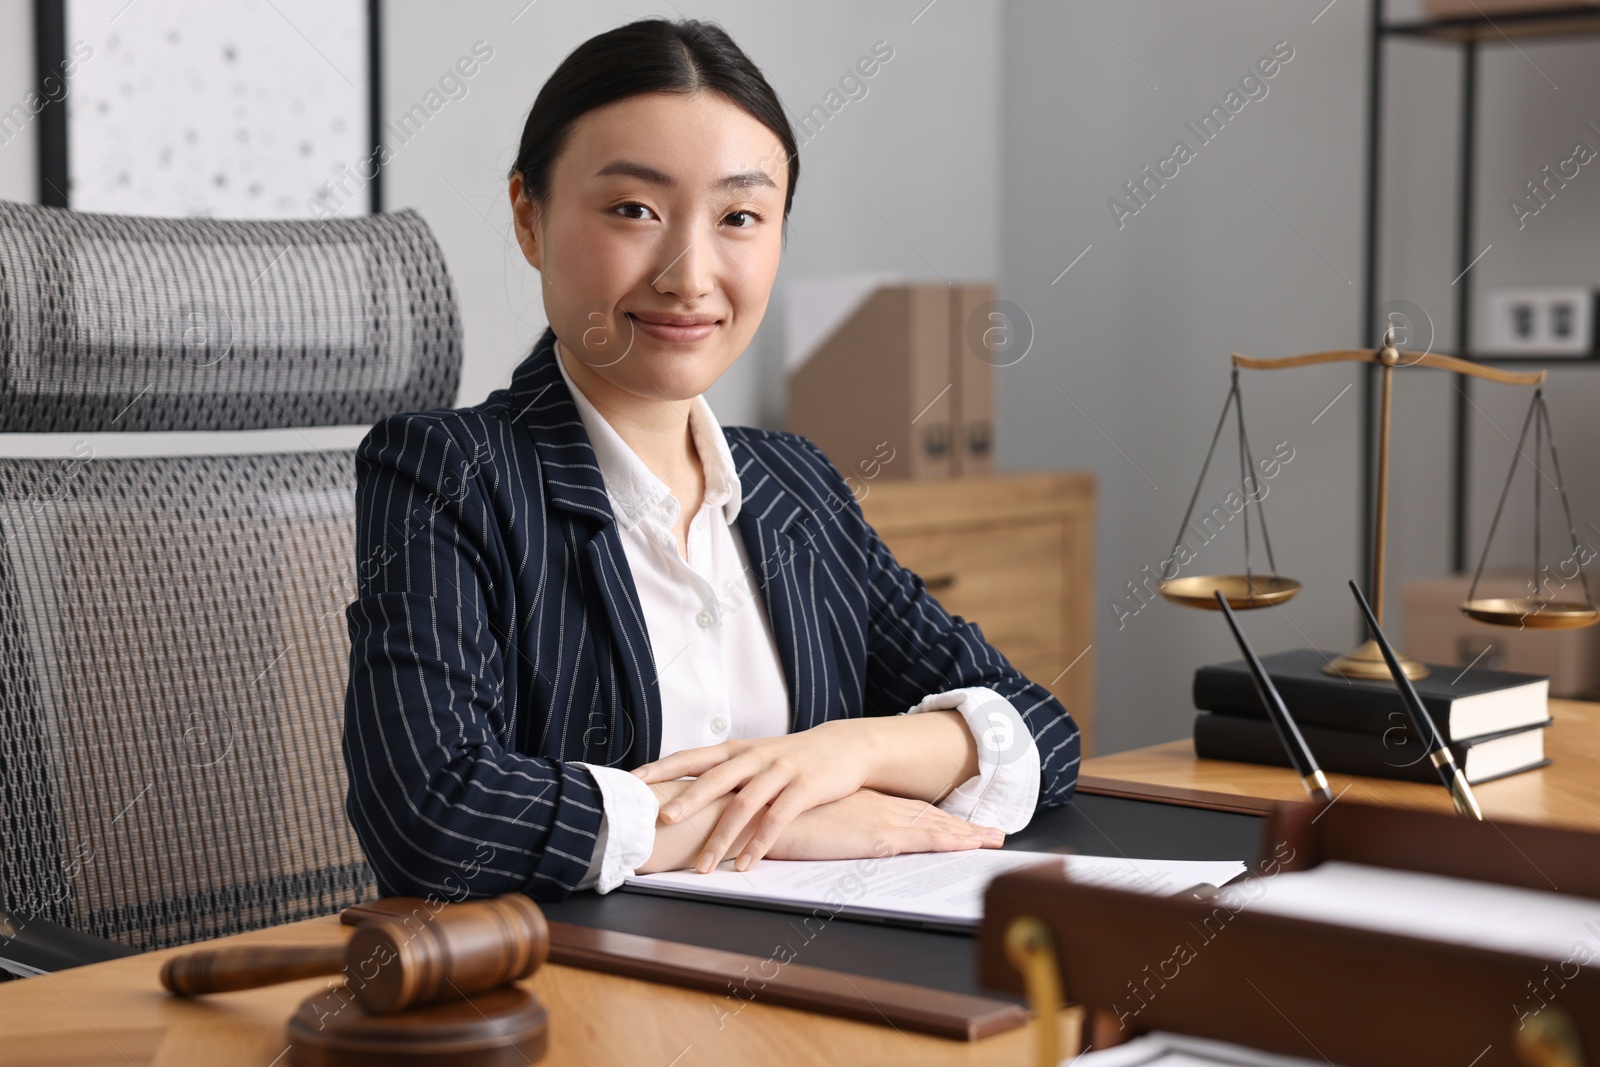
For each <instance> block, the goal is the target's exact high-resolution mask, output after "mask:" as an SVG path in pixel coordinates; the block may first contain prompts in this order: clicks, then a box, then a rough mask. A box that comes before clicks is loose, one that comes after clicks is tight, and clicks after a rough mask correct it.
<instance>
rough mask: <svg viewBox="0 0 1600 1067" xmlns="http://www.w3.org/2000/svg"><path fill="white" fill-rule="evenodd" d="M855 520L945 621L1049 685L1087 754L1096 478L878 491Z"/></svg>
mask: <svg viewBox="0 0 1600 1067" xmlns="http://www.w3.org/2000/svg"><path fill="white" fill-rule="evenodd" d="M863 488H864V490H865V495H864V496H862V497H861V510H862V511H863V512H864V513H865V514H866V517H867V521H868V522H870V523H871V524H872V526H873V528H874V529H876V530H877V531H878V534H879V536H881V537H882V538H883V540H884V543H885V544H887V545H888V546H889V549H890V551H892V552H893V553H894V555H895V558H896V559H898V560H899V561H900V563H901V564H902V565H904V566H906V567H909V568H910V569H911V570H913V571H915V572H917V574H919V575H921V576H922V580H923V581H924V582H926V583H927V584H928V590H929V591H930V592H931V593H933V595H934V596H936V597H937V598H938V599H939V602H940V603H941V604H943V605H944V607H945V610H946V611H948V612H950V613H951V614H952V615H959V616H961V617H962V618H964V619H966V620H967V621H969V622H975V623H977V624H978V626H979V627H980V628H981V629H982V630H983V634H984V636H985V637H986V638H988V639H989V643H990V644H992V645H994V646H995V647H996V648H998V649H999V650H1000V651H1001V652H1002V653H1004V655H1005V657H1006V658H1007V659H1009V660H1010V661H1011V662H1012V664H1013V665H1014V666H1016V668H1017V669H1018V670H1020V671H1021V672H1022V673H1023V674H1025V675H1027V676H1028V677H1029V678H1030V679H1032V680H1033V681H1035V682H1038V683H1039V684H1041V685H1043V686H1045V687H1046V688H1047V689H1049V690H1050V691H1051V692H1052V693H1054V694H1055V695H1056V697H1057V698H1058V699H1059V700H1060V701H1061V703H1062V704H1063V705H1065V706H1066V708H1067V710H1068V711H1070V712H1071V713H1072V717H1073V719H1075V720H1076V721H1077V723H1078V726H1079V727H1080V729H1082V731H1083V754H1084V755H1085V756H1088V755H1091V754H1092V753H1093V752H1094V647H1093V641H1094V622H1093V617H1092V615H1093V611H1094V488H1095V482H1094V475H1092V474H1087V473H1081V472H1070V473H1061V474H1006V475H993V476H989V477H979V478H956V479H927V480H921V479H917V480H912V481H904V482H888V481H882V482H880V481H873V482H866V483H864V485H863Z"/></svg>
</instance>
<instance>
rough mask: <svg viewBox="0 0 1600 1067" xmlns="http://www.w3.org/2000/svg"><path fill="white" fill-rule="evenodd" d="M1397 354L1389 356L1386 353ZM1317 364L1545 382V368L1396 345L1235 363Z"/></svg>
mask: <svg viewBox="0 0 1600 1067" xmlns="http://www.w3.org/2000/svg"><path fill="white" fill-rule="evenodd" d="M1386 352H1389V353H1393V355H1392V356H1386V355H1385V353H1386ZM1316 363H1376V364H1377V365H1378V366H1380V367H1401V368H1403V367H1432V368H1434V369H1435V370H1447V371H1451V372H1453V373H1456V374H1465V375H1466V376H1467V377H1469V378H1482V379H1483V380H1484V381H1486V382H1495V383H1497V384H1499V385H1543V384H1544V380H1545V377H1546V374H1547V373H1548V372H1546V371H1544V370H1530V371H1514V370H1501V369H1500V368H1498V367H1486V366H1484V365H1483V364H1481V363H1473V362H1471V361H1469V360H1465V359H1458V358H1456V357H1455V356H1447V355H1445V354H1444V353H1443V352H1424V353H1423V354H1421V355H1420V356H1413V355H1409V354H1407V355H1404V356H1402V355H1401V354H1400V353H1399V352H1398V351H1396V350H1395V349H1394V348H1392V347H1390V348H1377V349H1373V348H1343V349H1334V350H1332V351H1328V352H1307V353H1306V354H1305V355H1301V356H1284V357H1283V358H1281V359H1252V358H1251V357H1249V356H1241V355H1240V354H1239V353H1237V352H1235V353H1234V354H1233V365H1234V366H1235V367H1243V368H1245V369H1246V370H1286V369H1288V368H1290V367H1309V366H1312V365H1313V364H1316Z"/></svg>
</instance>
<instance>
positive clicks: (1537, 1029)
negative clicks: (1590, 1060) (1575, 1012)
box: [1511, 1004, 1584, 1067]
mask: <svg viewBox="0 0 1600 1067" xmlns="http://www.w3.org/2000/svg"><path fill="white" fill-rule="evenodd" d="M1511 1045H1512V1048H1514V1049H1515V1050H1516V1053H1517V1058H1518V1059H1519V1060H1521V1061H1522V1062H1523V1063H1525V1064H1527V1065H1528V1067H1583V1065H1584V1059H1583V1049H1582V1048H1580V1047H1579V1044H1578V1027H1577V1025H1576V1024H1574V1023H1573V1021H1572V1016H1570V1015H1568V1014H1567V1013H1566V1012H1565V1011H1563V1010H1562V1009H1561V1008H1559V1007H1557V1006H1556V1005H1554V1004H1546V1005H1545V1006H1544V1007H1543V1008H1541V1009H1539V1011H1538V1013H1537V1014H1536V1015H1534V1016H1533V1017H1531V1018H1529V1019H1526V1020H1524V1025H1522V1026H1521V1027H1519V1028H1518V1029H1517V1031H1516V1032H1515V1033H1514V1034H1512V1037H1511Z"/></svg>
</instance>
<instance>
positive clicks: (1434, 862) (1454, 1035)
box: [979, 801, 1600, 1067]
mask: <svg viewBox="0 0 1600 1067" xmlns="http://www.w3.org/2000/svg"><path fill="white" fill-rule="evenodd" d="M1329 860H1341V861H1345V862H1348V863H1354V864H1360V865H1363V866H1368V867H1378V868H1388V869H1390V870H1396V871H1411V872H1420V873H1427V874H1438V875H1445V876H1448V877H1452V878H1458V879H1465V880H1468V881H1475V882H1485V883H1493V884H1495V885H1502V886H1513V887H1518V888H1523V889H1539V890H1545V891H1550V890H1551V887H1552V885H1554V886H1556V887H1558V890H1559V892H1560V893H1562V894H1565V895H1568V896H1574V897H1586V898H1590V899H1597V900H1600V835H1595V834H1591V833H1587V832H1584V831H1580V830H1575V829H1565V828H1557V827H1549V826H1537V825H1532V824H1523V823H1511V822H1500V821H1495V822H1477V821H1474V820H1468V819H1461V818H1459V817H1456V816H1454V815H1447V814H1442V813H1435V812H1424V811H1406V810H1402V809H1395V808H1386V807H1382V806H1379V805H1368V804H1359V803H1356V802H1354V801H1342V802H1336V803H1334V804H1332V805H1329V806H1324V805H1321V804H1317V803H1312V802H1304V803H1298V804H1283V805H1280V806H1279V807H1278V808H1277V810H1276V811H1275V813H1274V815H1273V816H1272V817H1271V818H1270V819H1269V820H1268V822H1267V824H1266V825H1265V827H1264V829H1263V835H1262V848H1261V850H1260V855H1259V857H1258V859H1257V863H1256V867H1255V870H1256V873H1257V875H1258V876H1274V875H1275V874H1276V873H1278V872H1280V871H1281V872H1290V871H1297V870H1307V869H1309V868H1311V867H1313V866H1315V865H1317V864H1319V863H1323V862H1326V861H1329ZM1597 910H1600V909H1597ZM1216 912H1217V904H1216V903H1215V901H1206V900H1201V899H1198V898H1195V897H1192V896H1191V897H1171V898H1164V897H1155V896H1148V895H1143V894H1137V893H1130V892H1125V891H1116V890H1110V889H1101V888H1097V887H1094V886H1089V885H1078V884H1073V883H1071V882H1068V881H1066V879H1065V878H1064V877H1063V876H1062V875H1061V874H1060V873H1059V871H1057V870H1055V869H1054V868H1052V867H1049V866H1038V867H1032V868H1028V869H1027V870H1023V871H1016V872H1012V873H1009V874H1005V875H1002V876H1001V877H999V878H997V879H996V880H995V881H994V882H993V883H991V884H990V886H989V889H988V891H987V893H986V896H985V913H984V925H983V928H982V931H981V935H980V938H981V940H980V947H979V969H980V975H979V978H980V981H981V982H982V984H983V985H984V986H985V987H986V988H991V989H996V990H1006V991H1012V992H1021V991H1023V989H1024V986H1025V984H1027V983H1025V982H1024V979H1023V975H1022V973H1021V972H1020V971H1019V970H1018V969H1017V967H1016V966H1015V965H1014V964H1013V963H1012V958H1011V956H1010V955H1008V952H1007V938H1008V935H1009V936H1010V938H1011V939H1012V942H1013V944H1012V949H1011V951H1012V954H1018V958H1019V960H1021V961H1022V962H1023V965H1024V966H1027V967H1030V968H1032V969H1033V971H1034V975H1035V976H1034V979H1033V981H1032V985H1033V987H1034V990H1033V991H1032V996H1033V998H1034V1000H1035V1004H1034V1010H1035V1012H1036V1013H1037V1012H1048V1011H1052V1010H1054V1007H1055V1006H1054V1005H1051V1004H1048V1003H1044V1002H1041V997H1042V996H1046V995H1045V994H1041V993H1039V992H1038V990H1042V989H1044V988H1045V987H1046V986H1047V985H1048V983H1047V982H1045V981H1044V977H1043V976H1045V975H1054V976H1055V977H1056V979H1057V980H1058V981H1059V988H1060V990H1061V996H1062V997H1064V998H1065V1000H1066V1001H1067V1002H1070V1003H1079V1004H1082V1005H1083V1007H1084V1013H1085V1014H1084V1025H1083V1028H1082V1042H1083V1044H1084V1045H1086V1046H1087V1045H1091V1044H1092V1045H1093V1047H1094V1048H1097V1049H1101V1048H1106V1047H1108V1046H1113V1045H1117V1044H1120V1043H1122V1042H1124V1041H1127V1040H1130V1039H1131V1038H1132V1037H1134V1036H1137V1035H1139V1034H1143V1033H1148V1032H1151V1031H1168V1032H1176V1033H1181V1034H1187V1035H1192V1036H1195V1037H1201V1038H1211V1039H1215V1040H1220V1041H1227V1042H1232V1043H1235V1044H1239V1045H1245V1046H1249V1047H1251V1048H1255V1049H1259V1050H1261V1051H1265V1052H1271V1053H1277V1054H1280V1055H1290V1056H1309V1057H1311V1058H1313V1059H1322V1058H1325V1059H1327V1060H1328V1061H1330V1062H1332V1063H1336V1064H1351V1065H1354V1064H1363V1065H1371V1067H1384V1065H1390V1064H1392V1065H1395V1067H1402V1065H1403V1067H1421V1065H1428V1064H1440V1065H1454V1067H1463V1065H1466V1064H1474V1065H1475V1067H1524V1065H1525V1064H1528V1063H1550V1064H1556V1063H1571V1064H1579V1063H1584V1062H1588V1063H1591V1064H1593V1063H1597V1062H1600V971H1597V970H1595V969H1594V968H1593V967H1587V966H1586V967H1581V968H1579V967H1573V968H1571V971H1572V973H1568V972H1567V971H1566V970H1563V971H1562V972H1561V973H1560V975H1559V979H1558V982H1557V983H1552V981H1551V979H1550V971H1549V967H1550V965H1551V963H1552V962H1553V961H1551V960H1550V959H1548V958H1543V957H1536V956H1532V955H1523V954H1519V953H1514V952H1504V951H1491V950H1488V949H1483V948H1476V947H1471V946H1465V945H1459V944H1450V943H1444V942H1440V941H1433V940H1426V939H1423V938H1420V937H1411V936H1403V935H1400V934H1396V933H1387V932H1380V931H1376V930H1369V929H1363V928H1356V927H1351V926H1344V925H1337V924H1333V923H1329V922H1320V921H1309V920H1306V919H1299V918H1293V917H1290V916H1286V915H1280V914H1269V913H1265V912H1252V911H1251V910H1250V909H1249V908H1248V907H1244V908H1241V909H1239V910H1238V911H1237V912H1233V913H1230V914H1229V915H1228V917H1227V918H1226V920H1225V921H1220V922H1219V919H1218V916H1217V914H1216ZM1202 931H1204V932H1207V933H1210V932H1214V933H1215V936H1212V937H1210V938H1209V939H1206V938H1205V937H1203V936H1202V933H1201V932H1202ZM1030 933H1031V936H1032V940H1031V941H1028V942H1027V945H1029V946H1031V947H1030V948H1029V952H1028V954H1026V955H1021V954H1019V949H1018V945H1019V944H1022V943H1023V942H1022V941H1020V940H1019V938H1023V937H1024V935H1027V934H1030ZM1180 946H1188V951H1187V952H1184V951H1181V949H1180ZM1534 997H1537V998H1538V999H1537V1000H1535V999H1533V998H1534ZM1534 1006H1539V1009H1540V1010H1530V1008H1533V1007H1534ZM1043 1029H1049V1028H1048V1027H1046V1028H1043ZM1552 1035H1554V1036H1552ZM1563 1035H1564V1036H1563ZM1535 1040H1542V1041H1546V1042H1554V1043H1557V1044H1559V1043H1560V1042H1561V1041H1562V1040H1569V1041H1570V1042H1571V1043H1572V1045H1573V1046H1574V1047H1573V1048H1572V1049H1571V1050H1570V1054H1571V1055H1572V1056H1574V1057H1577V1058H1569V1059H1559V1058H1557V1059H1535V1058H1530V1059H1523V1058H1522V1056H1523V1055H1529V1054H1530V1053H1529V1051H1528V1049H1527V1048H1526V1046H1527V1045H1528V1044H1529V1043H1530V1042H1534V1041H1535ZM1584 1053H1587V1055H1588V1057H1589V1059H1588V1060H1584V1059H1582V1058H1581V1057H1582V1055H1583V1054H1584ZM1069 1054H1070V1050H1069Z"/></svg>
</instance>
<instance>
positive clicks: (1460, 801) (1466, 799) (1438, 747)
mask: <svg viewBox="0 0 1600 1067" xmlns="http://www.w3.org/2000/svg"><path fill="white" fill-rule="evenodd" d="M1350 591H1351V592H1352V593H1354V594H1355V595H1356V603H1357V604H1360V605H1361V614H1363V615H1365V616H1366V617H1367V625H1368V626H1369V627H1371V629H1372V638H1373V640H1375V641H1377V642H1378V648H1380V649H1381V650H1382V651H1383V659H1384V662H1385V663H1387V664H1389V673H1390V674H1391V675H1393V676H1394V684H1395V688H1397V689H1399V690H1400V702H1401V703H1402V704H1404V705H1405V708H1406V711H1407V712H1408V713H1409V714H1410V716H1411V728H1412V729H1414V730H1415V731H1416V732H1417V737H1418V738H1419V739H1420V740H1421V741H1422V743H1423V745H1425V746H1426V747H1427V749H1428V759H1429V760H1431V761H1432V762H1433V766H1434V768H1435V769H1436V770H1438V772H1439V778H1440V780H1442V781H1443V782H1444V787H1445V788H1446V789H1448V790H1450V799H1451V800H1452V801H1454V802H1455V806H1456V811H1457V812H1458V813H1460V814H1462V815H1470V816H1472V817H1473V818H1474V819H1481V818H1483V810H1482V809H1481V808H1479V807H1478V798H1477V797H1475V796H1473V795H1472V790H1471V788H1469V787H1468V785H1467V776H1466V775H1465V774H1462V773H1461V768H1460V767H1458V766H1456V758H1455V756H1454V755H1452V754H1451V752H1450V746H1449V745H1447V744H1445V743H1444V738H1443V737H1441V736H1440V735H1439V727H1438V725H1437V724H1436V723H1435V722H1434V721H1433V716H1431V715H1429V714H1428V709H1427V708H1425V707H1423V706H1422V698H1421V697H1419V696H1417V690H1416V688H1415V687H1414V686H1412V684H1411V679H1410V678H1407V677H1406V672H1405V671H1404V670H1402V669H1401V667H1400V661H1399V659H1398V658H1396V656H1395V654H1394V646H1392V645H1390V644H1389V639H1388V638H1387V637H1385V636H1383V630H1381V629H1380V628H1379V627H1378V619H1377V617H1376V616H1375V615H1373V614H1372V607H1371V606H1370V605H1369V604H1368V603H1367V598H1366V596H1365V595H1363V594H1362V592H1361V587H1360V586H1359V585H1357V584H1356V583H1355V579H1351V580H1350Z"/></svg>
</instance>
